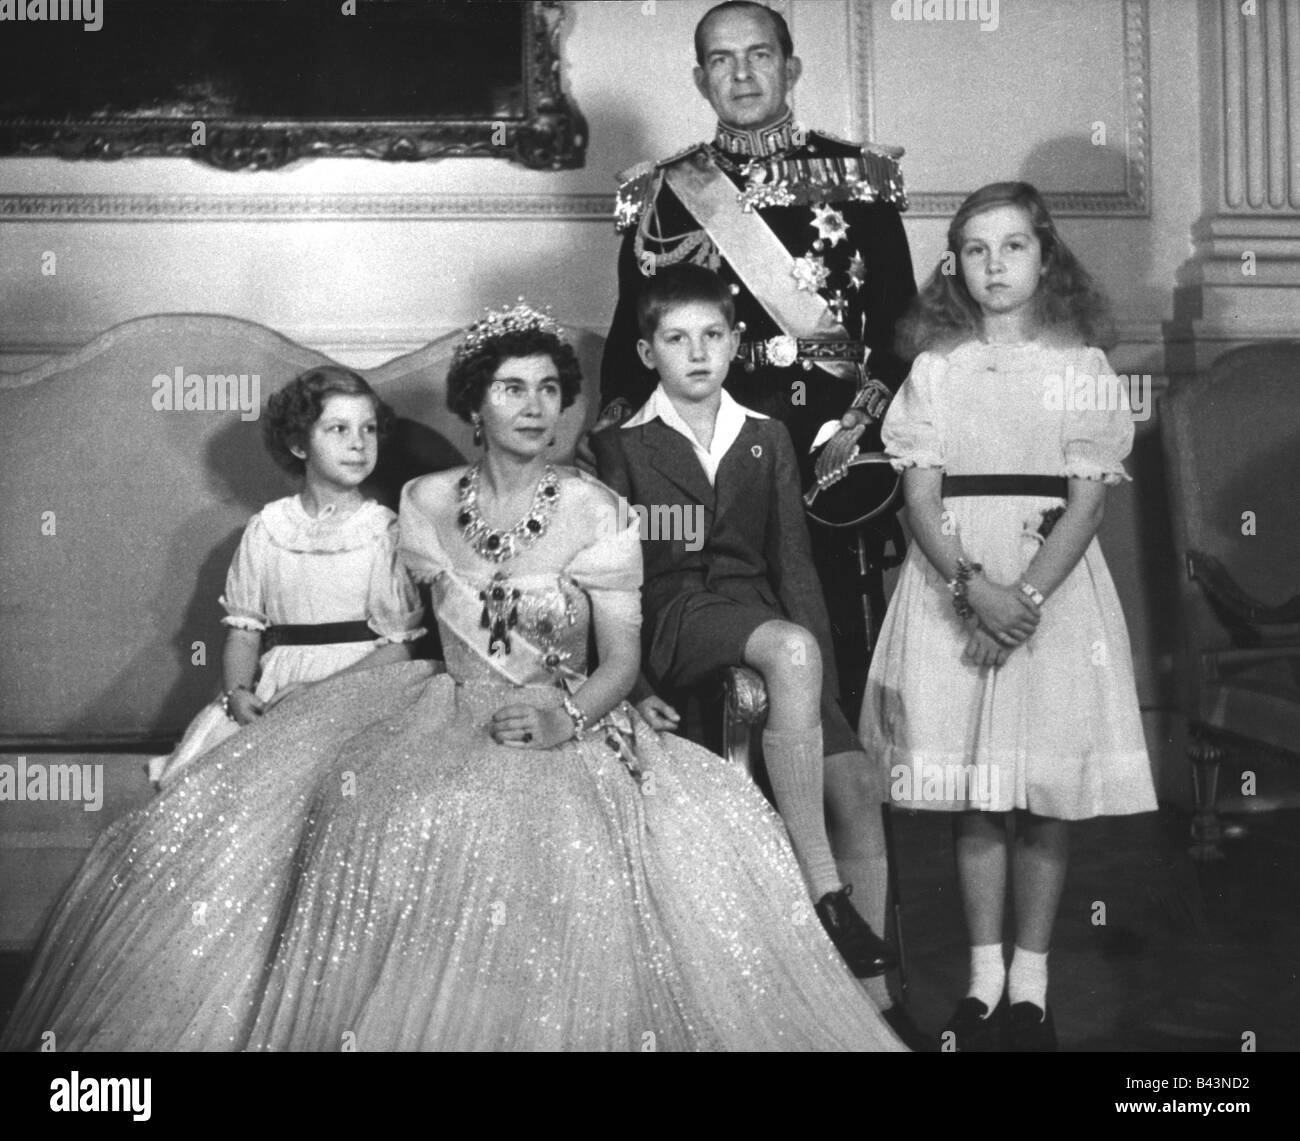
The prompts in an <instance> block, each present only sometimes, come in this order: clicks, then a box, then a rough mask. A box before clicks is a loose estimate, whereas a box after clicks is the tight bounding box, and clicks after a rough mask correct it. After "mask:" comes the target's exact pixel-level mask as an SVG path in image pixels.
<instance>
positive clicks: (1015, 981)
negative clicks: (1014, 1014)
mask: <svg viewBox="0 0 1300 1141" xmlns="http://www.w3.org/2000/svg"><path fill="white" fill-rule="evenodd" d="M1007 990H1008V992H1009V994H1008V996H1007V997H1008V999H1009V1000H1010V1001H1011V1002H1012V1003H1013V1004H1014V1003H1017V1002H1032V1003H1033V1004H1034V1005H1035V1006H1036V1007H1038V1009H1039V1010H1044V1011H1045V1010H1046V1009H1047V952H1046V951H1042V952H1039V951H1026V950H1025V949H1024V948H1023V947H1017V948H1016V949H1015V953H1014V954H1013V955H1012V956H1011V975H1010V977H1009V978H1008V980H1007Z"/></svg>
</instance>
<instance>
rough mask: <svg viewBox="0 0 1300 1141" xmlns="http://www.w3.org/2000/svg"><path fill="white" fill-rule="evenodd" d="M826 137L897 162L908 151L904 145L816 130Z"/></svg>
mask: <svg viewBox="0 0 1300 1141" xmlns="http://www.w3.org/2000/svg"><path fill="white" fill-rule="evenodd" d="M815 133H816V134H818V135H821V136H822V138H824V139H830V140H831V141H832V142H836V143H840V144H842V145H843V146H846V147H852V148H853V149H854V150H859V151H862V152H863V154H877V155H883V156H884V157H885V158H892V159H893V160H894V161H895V162H897V161H898V160H899V159H900V158H902V157H903V155H904V154H906V153H907V152H906V151H904V150H903V148H902V147H893V146H890V145H889V144H888V143H864V142H860V141H859V140H857V139H846V138H843V137H842V136H840V135H836V134H833V133H832V132H830V131H816V132H815Z"/></svg>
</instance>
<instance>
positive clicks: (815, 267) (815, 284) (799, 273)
mask: <svg viewBox="0 0 1300 1141" xmlns="http://www.w3.org/2000/svg"><path fill="white" fill-rule="evenodd" d="M830 275H831V271H830V270H828V269H827V268H826V262H825V261H824V260H822V259H821V258H817V257H812V256H810V255H809V254H804V256H803V257H801V258H795V259H794V265H793V266H791V268H790V276H791V277H793V278H794V281H795V285H796V287H797V288H799V289H806V290H807V291H808V292H809V293H816V292H817V291H818V290H819V289H821V288H822V287H823V286H824V285H825V284H826V279H827V278H829V277H830Z"/></svg>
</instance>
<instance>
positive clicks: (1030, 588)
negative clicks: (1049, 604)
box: [1020, 579, 1047, 609]
mask: <svg viewBox="0 0 1300 1141" xmlns="http://www.w3.org/2000/svg"><path fill="white" fill-rule="evenodd" d="M1020 593H1021V594H1023V595H1024V596H1025V597H1026V598H1028V599H1029V600H1030V601H1031V602H1032V603H1033V604H1034V605H1035V606H1037V607H1039V608H1040V609H1041V608H1042V605H1043V603H1044V602H1046V601H1047V599H1046V598H1044V597H1043V592H1042V591H1041V590H1039V589H1038V588H1037V587H1036V586H1034V584H1033V583H1031V582H1025V580H1024V579H1021V580H1020Z"/></svg>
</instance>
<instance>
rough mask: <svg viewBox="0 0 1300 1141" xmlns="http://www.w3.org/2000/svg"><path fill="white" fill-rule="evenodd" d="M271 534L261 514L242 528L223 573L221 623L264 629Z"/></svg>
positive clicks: (244, 628) (265, 623) (220, 600)
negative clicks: (224, 584)
mask: <svg viewBox="0 0 1300 1141" xmlns="http://www.w3.org/2000/svg"><path fill="white" fill-rule="evenodd" d="M270 554H271V535H270V532H268V531H267V529H266V523H265V522H264V521H263V519H262V516H261V514H260V513H259V514H257V515H254V516H253V517H252V518H251V519H250V520H249V521H248V526H247V527H245V528H244V535H243V538H241V539H240V540H239V549H238V550H237V551H236V552H235V557H234V559H232V560H231V563H230V570H229V571H227V572H226V589H225V593H224V594H222V596H221V598H220V599H219V600H218V601H219V602H220V603H221V605H222V606H223V607H225V609H226V616H225V617H224V618H223V619H222V620H221V621H222V624H223V625H226V626H234V627H237V628H238V629H240V630H258V631H261V630H265V629H266V628H267V627H268V626H269V625H270V622H269V621H268V619H267V617H266V594H267V583H266V579H267V575H268V574H269V573H270V569H271V568H270Z"/></svg>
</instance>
